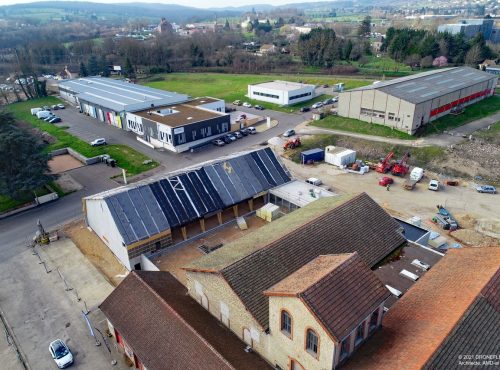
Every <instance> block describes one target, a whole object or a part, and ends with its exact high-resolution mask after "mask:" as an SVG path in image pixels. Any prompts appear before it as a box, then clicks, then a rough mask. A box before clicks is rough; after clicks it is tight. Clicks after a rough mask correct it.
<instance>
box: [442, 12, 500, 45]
mask: <svg viewBox="0 0 500 370" xmlns="http://www.w3.org/2000/svg"><path fill="white" fill-rule="evenodd" d="M438 32H448V33H451V34H452V35H457V34H459V33H462V34H463V35H464V36H465V38H467V39H470V38H473V37H474V36H476V35H477V34H478V33H481V34H482V35H483V36H484V39H485V40H487V41H488V40H489V41H491V42H494V43H497V42H500V28H498V27H496V26H495V20H494V19H492V18H491V19H462V20H460V21H459V22H458V23H448V24H442V25H440V26H439V27H438Z"/></svg>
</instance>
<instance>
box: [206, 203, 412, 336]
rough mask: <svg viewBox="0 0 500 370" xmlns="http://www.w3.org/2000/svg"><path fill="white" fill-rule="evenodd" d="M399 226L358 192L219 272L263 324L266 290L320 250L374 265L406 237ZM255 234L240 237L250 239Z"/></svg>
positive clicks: (264, 319) (266, 310)
mask: <svg viewBox="0 0 500 370" xmlns="http://www.w3.org/2000/svg"><path fill="white" fill-rule="evenodd" d="M331 198H335V197H331ZM317 202H319V200H318V201H317ZM317 202H313V203H312V204H314V203H317ZM307 208H308V206H306V207H304V208H303V209H307ZM300 211H301V210H297V211H295V212H293V213H292V215H293V214H294V213H298V212H300ZM286 217H290V216H286ZM286 217H284V219H285V220H284V221H283V222H284V223H285V225H286ZM271 226H272V224H271ZM398 229H399V224H398V223H397V222H396V221H395V220H394V219H393V218H392V217H391V216H390V215H389V214H388V213H386V212H385V211H384V210H383V209H382V208H381V207H380V206H379V205H378V204H377V203H376V202H375V201H374V200H373V199H371V198H370V197H369V196H368V195H367V194H365V193H362V194H359V195H357V196H355V197H353V198H351V199H349V200H348V201H346V202H343V203H341V204H340V205H338V206H337V207H335V208H333V209H330V210H329V211H328V212H326V213H324V214H322V215H320V216H319V217H317V218H315V219H313V220H311V221H310V222H308V223H305V224H303V225H301V226H299V227H296V228H289V229H288V232H287V233H286V234H285V235H284V236H283V237H281V238H279V239H276V240H273V239H272V238H271V239H270V240H272V241H271V242H268V244H267V245H266V246H265V247H263V248H261V249H258V250H257V251H255V252H254V253H251V254H249V255H247V256H246V257H244V258H241V259H239V260H237V261H236V262H234V263H233V264H231V265H229V266H227V267H224V268H223V269H222V270H221V271H220V273H221V274H222V276H223V277H224V279H226V281H227V282H228V284H229V285H230V286H231V288H232V289H233V291H234V292H235V293H236V294H237V295H238V296H239V298H240V299H241V301H242V302H243V304H244V305H245V307H246V308H247V309H248V311H250V313H251V314H252V315H253V316H254V318H255V319H256V320H257V321H258V322H259V323H260V324H261V325H262V327H264V328H267V327H268V321H269V309H268V299H267V297H266V296H264V294H263V292H264V291H265V290H267V289H269V288H270V287H272V286H273V285H274V284H276V283H278V282H279V281H281V280H283V279H284V278H285V277H287V276H288V275H290V274H292V273H293V272H295V271H297V270H298V269H299V268H301V267H302V266H304V265H305V264H307V263H309V262H310V261H312V260H313V259H315V258H316V257H318V256H319V255H322V254H339V253H352V252H356V251H357V252H358V253H359V255H360V257H361V258H362V259H363V260H364V261H365V262H366V263H367V264H368V265H369V266H370V267H373V266H374V265H375V264H377V263H378V262H380V261H381V260H382V259H383V258H384V257H386V256H387V255H389V254H390V253H391V252H392V251H394V250H395V249H396V248H397V247H399V246H401V245H402V244H403V243H404V242H405V241H406V240H405V238H404V237H403V236H402V234H401V233H400V232H399V231H398ZM259 231H260V230H258V231H257V232H259ZM253 234H254V233H251V234H248V235H247V236H245V237H243V238H242V239H246V238H249V239H250V240H252V238H253ZM222 249H223V248H221V253H223V252H224V251H223V250H222ZM224 249H226V250H227V249H228V247H227V246H226V247H225V248H224ZM202 259H203V258H202Z"/></svg>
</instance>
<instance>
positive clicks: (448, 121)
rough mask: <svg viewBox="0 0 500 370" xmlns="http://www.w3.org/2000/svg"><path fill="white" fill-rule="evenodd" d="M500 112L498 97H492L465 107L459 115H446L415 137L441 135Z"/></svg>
mask: <svg viewBox="0 0 500 370" xmlns="http://www.w3.org/2000/svg"><path fill="white" fill-rule="evenodd" d="M498 111H500V96H492V97H489V98H487V99H484V100H481V101H480V102H478V103H475V104H472V105H469V106H467V107H465V110H464V112H463V113H461V114H459V115H456V116H455V115H452V114H447V115H446V116H444V117H441V118H438V119H437V120H435V121H432V122H431V123H429V124H427V125H425V126H424V127H423V129H422V131H419V132H418V133H417V136H426V135H430V134H436V133H441V132H443V131H445V130H448V129H452V128H455V127H459V126H462V125H465V124H466V123H469V122H472V121H475V120H478V119H480V118H484V117H486V116H490V115H492V114H494V113H496V112H498Z"/></svg>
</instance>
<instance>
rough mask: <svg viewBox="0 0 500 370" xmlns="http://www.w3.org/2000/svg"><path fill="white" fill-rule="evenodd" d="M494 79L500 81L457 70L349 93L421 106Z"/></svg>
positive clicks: (487, 76) (486, 74) (369, 86)
mask: <svg viewBox="0 0 500 370" xmlns="http://www.w3.org/2000/svg"><path fill="white" fill-rule="evenodd" d="M494 78H497V77H496V76H494V75H492V74H491V73H486V72H483V71H479V70H477V69H474V68H471V67H453V68H443V69H439V70H435V71H430V72H423V73H418V74H416V75H412V76H407V77H401V78H396V79H394V80H389V81H382V82H378V83H376V84H372V85H368V86H362V87H358V88H355V89H351V90H347V91H346V92H353V91H363V90H380V91H382V92H385V93H386V94H388V95H392V96H396V97H398V98H401V99H403V100H406V101H408V102H410V103H415V104H418V103H422V102H424V101H427V100H431V99H434V98H437V97H439V96H443V95H446V94H449V93H452V92H454V91H457V90H460V89H463V88H465V87H468V86H472V85H475V84H478V83H481V82H484V81H488V80H491V79H494Z"/></svg>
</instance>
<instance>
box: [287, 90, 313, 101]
mask: <svg viewBox="0 0 500 370" xmlns="http://www.w3.org/2000/svg"><path fill="white" fill-rule="evenodd" d="M311 94H312V93H311V92H307V93H304V94H299V95H294V96H290V97H289V98H288V100H295V99H300V98H303V97H305V96H311Z"/></svg>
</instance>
